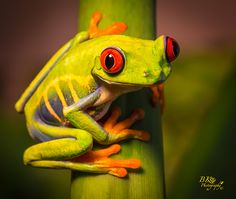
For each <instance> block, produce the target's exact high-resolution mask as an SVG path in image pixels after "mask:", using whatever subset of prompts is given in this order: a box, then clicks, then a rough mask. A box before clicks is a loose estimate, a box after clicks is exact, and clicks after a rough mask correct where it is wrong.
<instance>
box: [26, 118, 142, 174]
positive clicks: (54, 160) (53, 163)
mask: <svg viewBox="0 0 236 199" xmlns="http://www.w3.org/2000/svg"><path fill="white" fill-rule="evenodd" d="M28 127H29V130H31V131H37V132H39V131H40V132H41V134H43V133H45V134H46V135H47V139H48V138H49V137H51V138H54V139H53V140H49V141H45V142H42V143H39V144H36V145H33V146H31V147H29V148H28V149H26V151H25V152H24V163H25V164H27V165H31V166H35V167H45V168H68V169H72V170H78V171H83V172H92V173H109V174H111V175H115V176H118V177H124V176H126V174H127V171H126V168H132V169H136V168H139V167H140V161H139V160H133V159H129V160H112V159H110V158H108V156H110V155H112V154H114V153H118V152H119V151H120V146H119V145H118V144H116V145H112V146H110V147H108V148H107V149H102V150H97V151H91V148H92V143H93V139H92V136H91V135H90V134H89V133H88V132H87V131H85V130H81V129H76V128H67V127H58V126H51V125H48V124H45V123H43V122H41V121H37V122H36V121H35V122H33V123H31V124H28ZM42 132H43V133H42ZM31 133H32V132H31ZM41 138H42V136H41Z"/></svg>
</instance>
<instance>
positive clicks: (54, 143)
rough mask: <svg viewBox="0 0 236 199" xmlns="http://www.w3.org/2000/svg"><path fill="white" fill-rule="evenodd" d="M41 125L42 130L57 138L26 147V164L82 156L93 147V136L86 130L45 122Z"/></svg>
mask: <svg viewBox="0 0 236 199" xmlns="http://www.w3.org/2000/svg"><path fill="white" fill-rule="evenodd" d="M39 126H40V127H41V128H40V127H39V128H40V129H39V130H41V132H43V133H45V134H47V135H50V136H53V137H55V139H54V140H51V141H47V142H42V143H39V144H36V145H34V146H31V147H29V148H28V149H26V151H25V153H24V163H25V164H33V163H32V162H35V161H39V160H65V159H70V158H73V157H76V156H80V155H82V154H84V153H86V152H87V151H89V150H90V149H91V148H92V144H93V139H92V136H91V135H90V134H89V133H88V132H86V131H84V130H81V129H75V128H66V127H55V126H48V125H43V124H40V125H39ZM42 130H43V131H42ZM53 132H54V133H53ZM55 134H56V135H57V137H56V136H55Z"/></svg>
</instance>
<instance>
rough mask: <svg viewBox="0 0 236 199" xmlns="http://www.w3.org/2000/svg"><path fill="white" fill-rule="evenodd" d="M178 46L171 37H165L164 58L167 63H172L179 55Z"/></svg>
mask: <svg viewBox="0 0 236 199" xmlns="http://www.w3.org/2000/svg"><path fill="white" fill-rule="evenodd" d="M179 51H180V48H179V44H178V43H177V42H176V41H175V40H174V39H172V38H171V37H166V58H167V61H168V62H172V61H174V60H175V59H176V58H177V57H178V55H179Z"/></svg>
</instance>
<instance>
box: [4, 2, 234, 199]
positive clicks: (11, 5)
mask: <svg viewBox="0 0 236 199" xmlns="http://www.w3.org/2000/svg"><path fill="white" fill-rule="evenodd" d="M235 7H236V2H235V1H234V0H226V1H206V0H205V1H203V0H198V1H195V2H193V1H187V0H179V1H177V0H175V1H173V0H172V1H165V0H159V1H158V3H157V29H158V30H157V32H158V34H166V35H170V36H172V37H174V38H176V40H177V41H178V42H179V44H180V46H181V55H180V57H179V59H178V60H177V61H176V62H174V63H173V67H174V68H173V73H172V75H171V77H170V78H169V80H168V81H167V82H166V111H165V114H164V116H163V135H164V151H165V171H166V185H167V196H168V198H233V195H232V194H233V192H234V191H233V187H235V186H234V184H233V183H234V180H235V177H236V176H235V173H234V172H235V171H234V170H235V168H236V161H235V155H234V153H233V152H234V151H235V147H233V146H234V140H235V133H236V127H235V122H234V120H235V119H234V118H235V114H234V113H235V111H236V110H235V109H236V106H235V100H236V92H235V86H234V85H236V48H235V44H236V25H235V20H236V16H235ZM77 10H78V2H77V1H76V0H70V1H62V0H57V1H54V0H51V1H45V0H41V1H30V0H20V1H16V0H15V1H1V21H0V23H1V33H0V34H1V35H0V38H1V45H0V48H1V53H0V59H1V73H0V80H1V87H0V106H1V116H0V119H1V120H0V124H1V130H0V133H1V141H2V144H0V149H1V150H0V151H1V156H0V157H1V159H2V160H1V167H0V168H1V181H2V183H1V188H0V190H1V193H0V196H1V198H16V197H18V198H19V197H23V198H68V195H69V192H70V187H69V186H70V172H69V171H56V170H55V171H52V170H45V169H35V168H30V167H25V166H23V164H22V160H21V158H22V153H23V151H24V149H26V148H27V147H28V146H30V145H32V144H33V141H32V140H31V139H30V137H29V136H28V134H27V131H26V129H25V123H24V117H23V116H22V115H19V114H17V113H16V112H15V110H14V103H15V102H16V100H17V99H18V97H19V96H20V94H21V93H22V92H23V90H24V89H25V88H26V87H27V85H28V84H29V82H30V81H31V80H32V79H33V78H34V76H35V75H36V74H37V73H38V71H39V70H40V69H41V68H42V67H43V65H44V64H45V62H46V61H47V60H48V59H49V58H50V57H51V55H53V53H54V52H55V51H56V50H57V49H58V48H59V47H60V46H61V45H62V44H63V43H65V42H66V41H68V40H69V39H70V38H72V37H73V36H74V35H75V34H76V32H77ZM202 175H211V176H214V177H215V178H216V179H217V181H219V180H223V181H224V182H225V184H224V190H222V191H206V190H205V189H203V188H202V187H201V186H200V183H199V179H200V176H202Z"/></svg>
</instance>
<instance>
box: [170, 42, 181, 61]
mask: <svg viewBox="0 0 236 199" xmlns="http://www.w3.org/2000/svg"><path fill="white" fill-rule="evenodd" d="M172 46H173V51H174V54H175V57H177V56H178V55H179V51H180V49H179V45H178V43H177V42H176V41H174V40H173V41H172Z"/></svg>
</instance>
